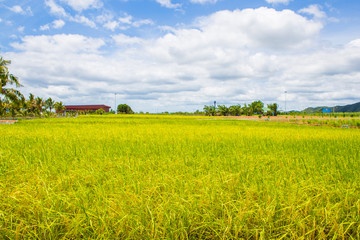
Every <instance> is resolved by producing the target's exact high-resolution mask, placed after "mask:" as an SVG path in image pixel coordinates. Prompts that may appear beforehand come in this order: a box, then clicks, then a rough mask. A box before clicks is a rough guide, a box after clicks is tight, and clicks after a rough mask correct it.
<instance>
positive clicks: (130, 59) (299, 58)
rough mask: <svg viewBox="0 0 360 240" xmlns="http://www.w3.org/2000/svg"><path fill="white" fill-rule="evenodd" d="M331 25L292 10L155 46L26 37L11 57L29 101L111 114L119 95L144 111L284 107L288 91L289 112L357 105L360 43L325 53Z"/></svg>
mask: <svg viewBox="0 0 360 240" xmlns="http://www.w3.org/2000/svg"><path fill="white" fill-rule="evenodd" d="M309 9H312V8H309ZM304 11H305V10H304ZM60 12H61V11H60ZM308 12H312V13H313V14H314V15H315V14H317V12H316V11H315V12H314V11H308ZM104 22H105V21H104ZM323 24H324V23H323V22H322V21H320V20H317V19H308V18H306V17H304V16H301V15H300V14H298V13H296V12H294V11H291V10H283V11H276V10H274V9H272V8H265V7H262V8H257V9H244V10H234V11H219V12H216V13H214V14H211V15H209V16H205V17H201V18H198V19H197V20H196V21H195V22H194V23H193V24H192V25H191V27H179V28H177V29H173V30H172V31H171V32H168V33H166V34H165V35H163V36H160V37H157V38H152V39H146V38H140V37H133V36H129V35H126V34H114V35H112V36H109V38H90V37H86V36H83V35H73V34H61V35H52V36H46V35H41V36H26V37H23V38H22V39H21V41H17V42H14V43H13V45H12V46H13V47H14V48H15V49H16V52H8V53H6V57H7V58H9V59H12V60H13V61H12V65H11V68H13V69H14V70H15V69H16V72H14V74H15V75H17V76H19V77H20V79H22V82H23V84H24V85H25V86H26V87H27V88H28V89H29V91H30V92H34V93H35V94H37V95H41V96H45V95H46V96H55V98H57V99H61V100H62V101H64V102H65V103H66V104H86V103H106V104H109V105H113V101H114V100H113V99H114V93H115V92H116V93H118V95H117V96H118V99H117V102H118V103H119V102H126V103H128V104H130V105H131V106H132V107H134V109H135V110H136V111H150V112H155V111H194V110H196V109H202V106H203V105H204V104H211V103H212V102H213V101H214V100H216V101H217V102H218V103H219V104H237V103H240V104H243V103H245V102H247V103H249V102H251V101H254V100H258V99H260V100H263V101H264V102H265V103H271V102H278V103H279V104H280V106H282V107H283V101H284V91H285V90H286V91H287V106H288V109H290V108H294V109H301V108H303V107H306V106H317V105H323V104H330V105H331V104H342V103H351V102H353V101H354V100H355V99H358V92H359V90H360V87H359V84H358V79H359V77H360V39H355V40H354V41H351V42H349V43H348V44H347V45H344V46H336V47H335V46H331V45H330V46H329V45H326V46H323V45H322V44H321V41H319V39H318V36H319V33H320V31H321V30H322V28H323V27H324V25H323ZM109 48H110V49H111V51H106V50H105V49H109ZM46 96H45V97H46Z"/></svg>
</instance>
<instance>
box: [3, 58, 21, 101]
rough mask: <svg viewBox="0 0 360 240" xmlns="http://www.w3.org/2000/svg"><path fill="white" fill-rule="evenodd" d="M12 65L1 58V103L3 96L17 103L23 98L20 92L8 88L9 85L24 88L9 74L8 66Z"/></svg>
mask: <svg viewBox="0 0 360 240" xmlns="http://www.w3.org/2000/svg"><path fill="white" fill-rule="evenodd" d="M10 63H11V61H8V60H4V59H3V58H2V57H0V101H1V96H3V97H4V98H6V99H9V100H10V101H17V100H18V99H19V98H21V97H22V94H21V93H20V92H19V91H18V90H16V89H14V88H8V87H7V86H8V85H14V84H15V86H16V87H21V86H22V85H21V84H20V83H19V81H18V78H17V77H15V76H14V75H12V74H10V73H9V70H8V68H7V65H9V64H10Z"/></svg>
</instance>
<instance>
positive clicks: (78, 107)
mask: <svg viewBox="0 0 360 240" xmlns="http://www.w3.org/2000/svg"><path fill="white" fill-rule="evenodd" d="M100 108H102V109H104V110H106V109H110V108H111V107H110V106H106V105H65V109H66V110H98V109H100Z"/></svg>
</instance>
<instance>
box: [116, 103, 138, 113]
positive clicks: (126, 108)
mask: <svg viewBox="0 0 360 240" xmlns="http://www.w3.org/2000/svg"><path fill="white" fill-rule="evenodd" d="M117 112H118V113H120V114H134V111H133V110H132V109H131V107H130V106H129V105H127V104H119V105H118V107H117Z"/></svg>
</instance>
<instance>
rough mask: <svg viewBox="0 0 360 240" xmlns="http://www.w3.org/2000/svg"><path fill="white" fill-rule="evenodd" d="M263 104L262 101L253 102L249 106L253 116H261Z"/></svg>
mask: <svg viewBox="0 0 360 240" xmlns="http://www.w3.org/2000/svg"><path fill="white" fill-rule="evenodd" d="M263 108H264V103H263V102H262V101H260V100H259V101H254V102H252V103H251V104H250V111H251V112H252V113H253V114H263Z"/></svg>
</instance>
